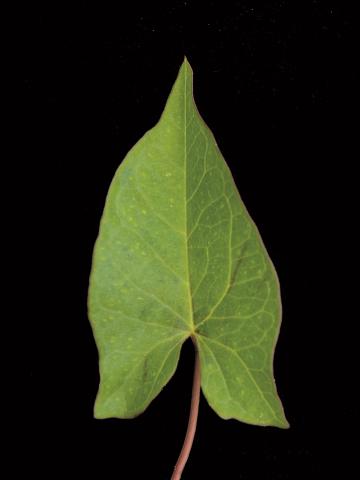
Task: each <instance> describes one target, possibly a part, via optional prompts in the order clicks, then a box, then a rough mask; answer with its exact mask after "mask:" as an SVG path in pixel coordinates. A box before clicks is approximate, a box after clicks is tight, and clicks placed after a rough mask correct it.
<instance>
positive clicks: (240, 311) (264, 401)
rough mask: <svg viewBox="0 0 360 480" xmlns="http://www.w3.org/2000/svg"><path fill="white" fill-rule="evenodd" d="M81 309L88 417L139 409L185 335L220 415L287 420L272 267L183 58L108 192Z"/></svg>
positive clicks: (171, 365) (168, 370) (169, 369)
mask: <svg viewBox="0 0 360 480" xmlns="http://www.w3.org/2000/svg"><path fill="white" fill-rule="evenodd" d="M89 317H90V321H91V324H92V327H93V331H94V335H95V339H96V344H97V347H98V351H99V362H100V377H101V381H100V387H99V392H98V395H97V399H96V402H95V416H96V417H97V418H107V417H119V418H130V417H134V416H136V415H138V414H139V413H141V412H143V411H144V410H145V409H146V407H147V406H148V405H149V403H150V402H151V401H152V400H153V399H154V398H155V397H156V396H157V395H158V393H159V392H160V391H161V389H162V388H163V387H164V385H165V384H166V383H167V382H168V381H169V379H170V378H171V376H172V375H173V374H174V371H175V369H176V366H177V362H178V359H179V354H180V349H181V345H182V344H183V342H184V341H185V340H186V339H187V338H188V337H190V336H191V337H192V338H193V339H194V340H195V342H196V344H197V347H198V350H199V354H200V362H201V388H202V391H203V393H204V395H205V397H206V399H207V401H208V403H209V404H210V405H211V407H212V408H213V409H214V410H215V411H216V412H217V413H218V414H219V415H220V416H221V417H223V418H236V419H238V420H241V421H243V422H246V423H251V424H256V425H274V426H277V427H282V428H286V427H287V426H288V423H287V421H286V419H285V416H284V412H283V409H282V405H281V402H280V399H279V397H278V395H277V392H276V387H275V382H274V378H273V366H272V365H273V354H274V347H275V343H276V340H277V336H278V332H279V327H280V321H281V302H280V292H279V285H278V280H277V277H276V273H275V270H274V267H273V265H272V263H271V261H270V259H269V257H268V254H267V252H266V250H265V248H264V245H263V243H262V241H261V238H260V235H259V233H258V231H257V229H256V227H255V225H254V223H253V222H252V220H251V218H250V217H249V214H248V213H247V211H246V209H245V206H244V204H243V203H242V201H241V199H240V196H239V193H238V191H237V189H236V186H235V184H234V181H233V178H232V176H231V173H230V171H229V169H228V167H227V165H226V163H225V161H224V159H223V157H222V155H221V153H220V151H219V149H218V147H217V144H216V142H215V139H214V137H213V135H212V133H211V132H210V130H209V129H208V128H207V126H206V125H205V123H204V122H203V120H202V119H201V117H200V115H199V113H198V111H197V108H196V106H195V103H194V99H193V91H192V70H191V67H190V65H189V63H188V62H187V60H186V59H185V61H184V63H183V65H182V66H181V68H180V72H179V75H178V77H177V80H176V82H175V84H174V86H173V89H172V91H171V94H170V96H169V98H168V101H167V103H166V107H165V110H164V112H163V114H162V116H161V119H160V121H159V122H158V124H157V125H156V126H155V127H154V128H152V129H151V130H150V131H148V132H147V133H146V134H145V135H144V136H143V137H142V138H141V139H140V140H139V142H138V143H137V144H136V145H135V146H134V147H133V148H132V149H131V150H130V152H129V153H128V155H127V156H126V158H125V159H124V161H123V162H122V164H121V165H120V167H119V169H118V170H117V172H116V174H115V177H114V179H113V181H112V184H111V186H110V189H109V193H108V196H107V199H106V205H105V209H104V213H103V216H102V219H101V225H100V232H99V236H98V239H97V241H96V245H95V250H94V257H93V266H92V272H91V278H90V288H89Z"/></svg>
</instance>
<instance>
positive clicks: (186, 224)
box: [184, 61, 195, 334]
mask: <svg viewBox="0 0 360 480" xmlns="http://www.w3.org/2000/svg"><path fill="white" fill-rule="evenodd" d="M186 110H187V64H186V61H185V65H184V180H185V199H184V201H185V261H186V276H187V284H188V289H187V290H188V302H189V314H190V328H191V331H192V334H194V333H195V324H194V312H193V310H194V309H193V302H192V295H191V282H190V268H189V248H188V220H187V208H188V206H187V205H188V204H187V201H186V199H187V197H188V191H187V188H188V186H187V115H186V113H187V112H186Z"/></svg>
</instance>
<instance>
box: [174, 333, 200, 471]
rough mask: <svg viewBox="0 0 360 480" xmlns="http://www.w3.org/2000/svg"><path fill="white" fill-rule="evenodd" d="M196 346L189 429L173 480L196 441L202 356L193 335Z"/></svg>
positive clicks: (181, 468)
mask: <svg viewBox="0 0 360 480" xmlns="http://www.w3.org/2000/svg"><path fill="white" fill-rule="evenodd" d="M191 339H192V341H193V344H194V347H195V364H194V377H193V386H192V395H191V407H190V415H189V422H188V426H187V431H186V435H185V440H184V444H183V447H182V449H181V452H180V455H179V458H178V461H177V462H176V465H175V468H174V473H173V474H172V477H171V480H180V478H181V474H182V472H183V470H184V468H185V465H186V462H187V459H188V458H189V455H190V450H191V447H192V444H193V441H194V437H195V431H196V423H197V418H198V412H199V401H200V358H199V351H198V348H197V345H196V340H195V339H194V337H191Z"/></svg>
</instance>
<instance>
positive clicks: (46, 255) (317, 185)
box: [17, 0, 355, 479]
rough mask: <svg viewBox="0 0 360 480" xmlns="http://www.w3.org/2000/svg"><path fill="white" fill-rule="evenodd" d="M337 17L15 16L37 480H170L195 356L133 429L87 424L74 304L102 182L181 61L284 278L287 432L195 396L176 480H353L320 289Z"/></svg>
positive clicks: (178, 10)
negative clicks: (337, 473)
mask: <svg viewBox="0 0 360 480" xmlns="http://www.w3.org/2000/svg"><path fill="white" fill-rule="evenodd" d="M340 3H341V2H338V3H336V2H325V1H312V2H308V3H306V2H298V3H297V2H291V1H285V0H282V1H280V0H279V1H268V2H250V1H229V2H225V1H222V2H219V1H208V2H204V3H202V2H195V1H190V0H189V1H168V2H164V3H163V4H160V3H158V4H155V3H153V2H148V3H145V4H140V3H139V2H132V3H129V4H127V3H122V2H118V3H117V4H116V6H115V4H110V3H107V2H94V3H92V2H71V3H69V4H66V3H64V2H47V3H44V4H41V3H39V2H35V3H33V2H32V3H31V5H29V6H28V7H27V8H24V9H23V10H21V11H20V12H19V25H18V32H19V33H18V35H17V40H18V41H19V46H20V55H19V57H18V61H19V63H20V67H21V72H22V74H21V94H22V96H21V107H20V108H21V110H20V115H19V118H20V119H21V129H20V132H21V145H22V147H24V148H23V151H24V155H23V156H22V159H21V161H19V164H20V165H21V167H22V172H23V175H22V180H21V181H22V182H24V184H25V189H24V192H25V193H24V195H25V196H26V201H25V204H24V205H25V209H26V210H25V215H23V217H22V218H23V221H25V222H28V224H26V227H24V232H25V233H26V237H27V240H28V242H27V245H28V249H27V251H26V252H25V254H26V259H27V265H28V268H26V269H25V274H24V275H25V279H24V283H25V284H26V286H27V289H26V290H27V291H28V292H29V293H28V295H29V299H28V302H27V303H26V308H27V311H28V316H27V318H28V324H29V325H30V327H29V332H28V333H29V340H30V341H29V342H28V344H29V358H30V359H31V361H28V362H27V364H26V365H25V367H24V371H25V372H26V381H27V382H28V383H27V384H26V385H27V386H26V390H27V392H30V396H29V403H28V404H27V407H26V414H25V415H24V416H25V417H26V418H27V420H28V422H29V423H28V426H27V427H26V434H25V436H24V435H23V434H21V435H19V438H18V440H17V442H18V445H17V446H19V447H24V449H23V451H24V452H25V458H24V464H22V462H19V464H18V465H17V468H20V469H22V468H24V469H25V470H24V471H26V472H27V474H29V473H31V474H34V475H36V476H37V477H38V478H53V477H54V476H55V475H58V474H60V475H61V476H65V475H66V476H68V475H73V474H74V475H78V476H81V477H83V476H84V477H85V476H86V475H89V474H94V475H95V474H97V475H98V476H100V477H101V478H109V477H110V476H116V477H117V478H126V479H127V478H129V479H130V478H131V479H132V478H136V479H137V478H150V479H152V478H154V479H155V478H156V479H168V478H170V474H171V470H172V467H173V465H174V463H175V461H176V459H177V455H178V453H179V450H180V447H181V444H182V441H183V436H184V433H185V429H186V422H187V414H188V407H189V401H190V391H191V380H192V362H193V352H192V346H191V343H189V344H188V343H186V344H185V346H184V347H183V350H182V355H181V360H180V364H179V367H178V370H177V372H176V374H175V376H174V377H173V379H172V380H171V381H170V382H169V384H168V385H167V386H166V388H165V389H164V390H163V392H162V393H161V394H160V395H159V397H158V398H157V399H156V400H154V401H153V403H152V404H151V405H150V407H149V408H148V410H147V411H146V412H145V413H144V414H142V415H141V416H140V417H138V418H136V419H134V420H126V421H125V420H106V421H104V420H103V421H99V420H94V419H93V418H92V408H93V402H94V399H95V395H96V391H97V385H98V367H97V352H96V347H95V344H94V340H93V337H92V333H91V329H90V326H89V323H88V320H87V314H86V296H87V286H88V277H89V272H90V267H91V255H92V248H93V244H94V241H95V239H96V235H97V230H98V224H99V220H100V216H101V212H102V208H103V205H104V200H105V196H106V192H107V189H108V187H109V183H110V181H111V179H112V176H113V174H114V172H115V170H116V168H117V167H118V165H119V163H120V162H121V160H122V158H123V157H124V156H125V154H126V153H127V151H128V150H129V149H130V148H131V147H132V146H133V145H134V144H135V143H136V141H137V140H138V139H139V138H140V137H141V136H142V135H143V133H144V132H145V131H146V130H148V129H149V128H151V127H152V126H153V125H154V124H155V123H156V122H157V120H158V118H159V116H160V114H161V111H162V109H163V107H164V103H165V101H166V98H167V95H168V94H169V92H170V89H171V86H172V84H173V82H174V80H175V78H176V75H177V71H178V69H179V67H180V64H181V63H182V60H183V56H184V54H186V55H187V57H188V59H189V61H190V63H191V64H192V67H193V70H194V88H195V98H196V102H197V105H198V108H199V110H200V112H201V114H202V116H203V118H204V119H205V121H206V122H207V124H208V125H209V127H210V129H211V130H212V131H213V133H214V135H215V137H216V139H217V141H218V144H219V147H220V149H221V151H222V153H223V154H224V157H225V158H226V160H227V162H228V164H229V166H230V168H231V170H232V172H233V174H234V178H235V181H236V183H237V186H238V188H239V191H240V193H241V195H242V198H243V200H244V202H245V204H246V206H247V208H248V210H249V212H250V214H251V216H252V217H253V219H254V220H255V222H256V224H257V225H258V227H259V230H260V232H261V234H262V237H263V240H264V243H265V245H266V246H267V249H268V251H269V253H270V256H271V258H272V259H273V262H274V264H275V266H276V268H277V271H278V274H279V277H280V282H281V286H282V297H283V308H284V319H283V326H282V330H281V335H280V338H279V343H278V347H277V351H276V357H275V374H276V379H277V385H278V390H279V393H280V396H281V398H282V400H283V403H284V407H285V411H286V414H287V418H288V420H289V422H290V424H291V428H290V429H289V430H286V431H285V430H278V429H275V428H260V427H255V426H249V425H245V424H242V423H239V422H237V421H234V420H229V421H224V420H222V419H220V418H219V417H218V416H217V415H216V414H215V413H214V412H213V411H212V410H211V409H210V407H209V406H208V405H207V403H206V401H205V400H204V398H202V400H201V405H200V416H199V422H198V430H197V435H196V439H195V443H194V446H193V450H192V453H191V457H190V460H189V463H188V466H187V467H186V470H185V472H184V475H183V478H184V479H190V478H210V479H217V478H224V479H257V478H261V479H300V478H301V479H304V478H326V475H327V474H328V472H332V471H333V470H334V468H335V467H336V466H339V467H340V468H341V470H342V473H343V474H346V473H347V472H348V469H349V470H350V465H351V462H352V460H354V458H353V453H352V452H351V444H352V441H351V440H349V435H350V433H349V432H350V431H351V427H350V425H352V423H353V420H354V416H355V400H354V399H353V395H351V393H350V392H351V387H350V385H351V383H350V375H349V373H348V369H347V368H344V366H345V365H346V361H345V362H344V363H343V364H342V366H340V365H339V362H338V353H339V352H340V349H342V347H341V343H342V337H341V333H340V332H339V330H341V329H339V325H341V321H342V319H341V316H339V313H338V312H337V309H336V306H335V297H336V293H335V285H334V278H333V272H334V269H335V268H336V266H337V263H338V262H339V260H338V256H337V253H338V245H339V243H338V241H339V240H340V237H341V236H342V233H343V230H344V228H343V227H344V223H346V220H344V217H343V216H342V217H341V218H340V214H341V211H340V207H339V203H338V199H339V197H340V196H341V198H342V199H344V198H346V195H347V194H348V192H346V191H345V192H344V190H346V189H344V184H345V183H346V182H347V167H346V165H347V164H348V162H349V159H350V158H351V155H352V153H351V148H350V141H351V138H352V129H351V125H352V122H351V116H352V104H351V102H352V86H353V73H352V72H353V65H354V61H355V59H354V56H353V51H352V33H353V24H352V14H351V12H350V11H349V10H347V9H346V7H345V6H344V5H346V4H344V3H342V5H343V6H342V7H340V6H339V5H340ZM340 192H341V193H340ZM341 352H342V358H344V355H345V356H346V349H343V350H341ZM22 431H23V430H22ZM345 476H346V475H345Z"/></svg>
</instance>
